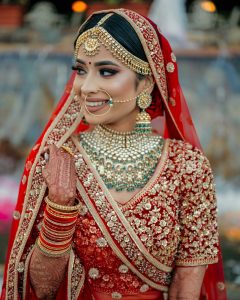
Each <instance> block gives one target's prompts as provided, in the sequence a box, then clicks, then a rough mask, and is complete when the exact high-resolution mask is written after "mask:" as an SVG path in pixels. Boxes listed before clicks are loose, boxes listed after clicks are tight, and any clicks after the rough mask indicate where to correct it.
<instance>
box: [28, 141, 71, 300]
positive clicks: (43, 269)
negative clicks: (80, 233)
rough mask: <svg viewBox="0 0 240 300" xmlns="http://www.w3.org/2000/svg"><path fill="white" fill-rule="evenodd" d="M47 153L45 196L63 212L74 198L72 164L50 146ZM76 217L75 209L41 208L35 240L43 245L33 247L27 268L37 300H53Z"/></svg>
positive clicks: (67, 155)
mask: <svg viewBox="0 0 240 300" xmlns="http://www.w3.org/2000/svg"><path fill="white" fill-rule="evenodd" d="M48 151H49V155H50V157H49V162H47V165H46V166H45V168H44V169H43V177H44V179H45V181H46V183H47V186H48V195H49V198H50V199H51V201H52V203H55V204H57V205H61V206H62V207H63V208H64V209H65V208H67V206H72V205H73V203H74V200H75V195H76V173H75V166H74V161H73V159H72V157H71V156H70V155H69V154H68V153H66V152H64V151H63V150H62V149H57V147H56V146H55V145H51V146H50V147H49V149H48ZM73 215H74V218H73ZM61 218H63V219H61ZM76 218H77V210H76V213H75V212H70V213H68V212H64V211H63V212H61V211H58V210H55V209H54V208H51V209H50V210H49V208H48V205H47V206H46V208H45V213H44V218H43V223H42V227H41V230H40V234H39V239H40V241H43V244H42V242H40V245H39V244H38V242H39V241H38V242H37V244H38V247H35V249H34V251H33V254H32V257H31V261H30V268H29V270H30V274H29V275H30V281H31V285H32V287H33V289H34V292H35V294H36V296H37V298H38V299H47V300H50V299H55V296H56V294H57V292H58V289H59V287H60V285H61V283H62V281H63V279H64V277H65V274H66V271H67V264H68V260H69V251H65V245H67V246H66V247H67V248H69V246H70V247H71V239H72V236H73V232H74V227H75V223H73V219H74V220H75V221H76ZM67 220H70V221H67ZM61 221H63V223H61ZM75 221H74V222H75ZM66 222H69V223H66ZM66 224H68V225H66ZM45 241H47V243H48V247H51V248H52V247H53V250H50V252H49V250H48V249H47V248H45V246H44V245H45ZM49 242H50V244H49ZM49 245H50V246H49ZM39 246H40V248H39ZM55 248H56V249H55ZM59 248H62V249H64V250H63V251H62V252H61V254H60V255H59V254H58V253H60V252H57V251H58V249H59ZM67 248H66V249H67ZM55 251H56V252H55ZM60 251H61V249H60ZM51 252H53V253H51ZM50 253H51V255H50ZM56 253H57V254H56Z"/></svg>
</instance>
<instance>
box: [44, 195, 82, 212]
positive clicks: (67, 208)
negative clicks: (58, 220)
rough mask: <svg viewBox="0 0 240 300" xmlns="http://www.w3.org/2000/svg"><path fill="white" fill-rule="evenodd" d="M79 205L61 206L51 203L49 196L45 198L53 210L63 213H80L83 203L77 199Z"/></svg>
mask: <svg viewBox="0 0 240 300" xmlns="http://www.w3.org/2000/svg"><path fill="white" fill-rule="evenodd" d="M77 201H78V204H76V205H72V206H67V205H61V204H57V203H55V202H53V201H51V200H50V199H49V198H48V196H46V197H45V202H46V203H47V204H48V205H49V206H50V207H52V208H54V209H57V210H59V211H63V212H65V211H66V212H69V211H71V212H72V211H78V210H79V209H80V207H81V203H80V201H79V200H78V199H77Z"/></svg>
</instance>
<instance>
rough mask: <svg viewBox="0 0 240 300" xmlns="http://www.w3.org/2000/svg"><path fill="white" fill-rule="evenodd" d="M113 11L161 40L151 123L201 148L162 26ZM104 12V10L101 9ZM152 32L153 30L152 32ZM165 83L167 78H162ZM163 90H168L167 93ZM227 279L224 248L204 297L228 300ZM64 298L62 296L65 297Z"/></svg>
mask: <svg viewBox="0 0 240 300" xmlns="http://www.w3.org/2000/svg"><path fill="white" fill-rule="evenodd" d="M110 11H113V12H116V13H118V14H120V15H122V16H123V17H124V18H126V19H127V20H128V21H129V22H130V23H131V24H133V25H134V26H135V27H138V29H141V26H142V25H141V24H143V23H139V22H137V21H139V20H141V22H146V24H147V25H148V27H149V28H150V29H148V30H149V32H150V33H152V34H153V35H154V36H156V37H157V39H158V44H157V45H156V47H155V49H157V51H159V53H160V54H161V55H162V58H163V63H164V66H163V69H164V71H163V73H165V74H162V75H163V77H164V76H165V86H164V87H163V89H162V88H161V87H160V86H159V81H158V78H157V77H156V76H155V74H156V71H158V66H157V65H155V61H156V59H155V57H154V54H151V51H150V50H149V51H148V49H147V47H148V44H147V43H146V44H144V45H143V46H144V49H145V52H146V56H147V57H148V58H149V62H150V65H151V67H152V70H153V74H154V77H155V81H156V84H155V87H154V90H153V93H152V95H153V102H152V105H151V106H150V108H149V109H148V112H149V113H150V115H151V117H152V123H153V128H154V130H156V131H157V132H159V133H161V134H162V135H163V136H164V137H165V138H176V139H182V140H185V141H187V142H189V143H190V144H192V145H193V146H196V147H198V148H201V145H200V142H199V139H198V136H197V133H196V130H195V127H194V124H193V121H192V118H191V115H190V112H189V109H188V106H187V103H186V100H185V97H184V95H183V92H182V89H181V86H180V83H179V79H178V70H177V63H176V62H175V60H174V59H173V56H172V49H171V47H170V45H169V43H168V41H167V40H166V38H165V37H164V36H163V35H162V34H161V32H160V31H159V29H158V28H157V25H156V24H154V23H153V22H152V21H151V20H149V19H147V18H145V17H143V16H140V15H138V14H137V13H135V12H132V11H128V10H125V9H123V10H110ZM100 13H102V12H100ZM139 24H140V25H139ZM151 31H152V32H151ZM137 33H138V35H139V37H140V39H141V41H143V43H144V40H146V37H145V36H144V31H141V30H139V31H137ZM146 42H147V41H146ZM169 62H171V63H173V65H174V67H175V70H174V72H167V71H166V69H167V64H168V63H169ZM75 75H76V74H75V72H73V73H72V75H71V77H70V79H69V81H68V83H67V85H66V88H65V91H64V93H63V96H62V97H61V99H60V101H59V103H58V105H57V107H56V109H55V111H54V112H53V114H52V116H51V118H50V120H49V122H48V123H47V125H46V127H45V129H44V130H43V133H42V134H41V136H40V137H39V138H38V140H37V142H36V144H35V146H34V147H33V149H32V151H31V152H30V154H29V156H28V158H27V162H28V163H29V162H31V163H33V162H34V160H35V158H36V155H37V153H38V149H39V146H40V144H41V143H42V140H43V137H44V136H45V134H46V131H47V129H48V128H49V126H50V125H51V124H52V122H53V120H54V119H55V117H56V116H57V115H58V114H59V113H60V112H61V110H62V108H63V106H64V105H65V103H66V101H67V99H68V97H69V95H70V92H71V91H72V86H73V81H74V78H75ZM163 82H164V80H163ZM164 89H165V91H166V92H167V94H166V93H164ZM86 128H87V126H86V125H85V124H83V123H82V122H81V123H80V124H79V126H78V127H77V129H76V130H77V131H78V132H80V131H83V130H85V129H86ZM29 172H30V170H29V168H28V167H27V165H26V167H25V169H24V172H23V177H22V179H24V178H25V177H26V178H28V175H29ZM26 186H27V183H24V184H22V183H21V184H20V189H19V195H18V201H17V205H16V210H17V211H19V212H20V213H21V212H22V209H23V202H24V197H25V193H26ZM18 224H19V220H13V224H12V229H11V234H10V240H9V247H8V254H7V259H6V267H5V273H4V280H3V289H2V295H1V300H4V299H7V298H5V297H6V295H5V289H6V282H7V274H8V264H9V256H10V253H11V249H12V245H13V242H14V240H15V237H16V232H17V228H18ZM223 282H224V277H223V267H222V257H221V251H219V262H218V264H214V265H210V266H209V267H208V270H207V272H206V276H205V279H204V284H203V288H202V293H201V299H210V300H225V299H226V290H225V289H224V288H222V287H223V285H222V283H223ZM62 299H63V298H62Z"/></svg>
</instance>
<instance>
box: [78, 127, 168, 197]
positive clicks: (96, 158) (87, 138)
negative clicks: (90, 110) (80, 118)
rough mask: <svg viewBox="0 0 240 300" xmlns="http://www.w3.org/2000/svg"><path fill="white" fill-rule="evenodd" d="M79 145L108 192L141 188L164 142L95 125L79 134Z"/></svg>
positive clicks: (160, 138)
mask: <svg viewBox="0 0 240 300" xmlns="http://www.w3.org/2000/svg"><path fill="white" fill-rule="evenodd" d="M80 143H81V145H82V147H83V148H84V149H85V151H86V153H87V154H88V156H89V157H90V160H91V162H92V163H93V165H94V167H95V168H96V170H97V171H98V173H99V174H100V176H101V178H102V179H103V181H104V183H105V185H106V186H107V188H108V189H115V190H116V191H124V190H126V191H134V190H135V189H138V188H143V187H144V186H145V185H146V183H147V182H148V181H149V179H150V177H151V176H152V175H153V173H154V171H155V169H156V166H157V163H158V161H159V158H160V156H161V152H162V147H163V143H164V140H163V138H162V137H160V136H157V135H155V136H153V135H149V134H139V133H137V132H136V131H131V132H124V133H122V132H118V131H115V130H112V129H109V128H107V127H105V126H103V125H98V126H96V127H95V128H94V130H93V131H91V132H83V133H81V135H80Z"/></svg>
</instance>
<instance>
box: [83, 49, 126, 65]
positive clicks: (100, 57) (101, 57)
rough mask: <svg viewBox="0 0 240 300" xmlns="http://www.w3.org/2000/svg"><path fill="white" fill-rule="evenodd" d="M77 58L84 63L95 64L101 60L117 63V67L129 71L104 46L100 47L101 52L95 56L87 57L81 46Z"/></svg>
mask: <svg viewBox="0 0 240 300" xmlns="http://www.w3.org/2000/svg"><path fill="white" fill-rule="evenodd" d="M77 58H78V59H81V60H83V61H84V62H88V63H89V62H91V63H95V62H98V61H100V60H102V61H103V60H104V61H111V62H113V63H116V64H117V65H119V66H121V67H122V68H126V69H128V68H127V67H126V66H125V65H124V64H123V63H122V62H121V61H120V60H118V59H117V58H115V57H114V56H113V55H112V53H111V52H110V51H109V50H108V49H106V48H105V47H104V45H100V47H99V52H98V53H96V54H95V55H87V54H86V53H85V51H84V46H83V45H81V46H80V47H79V50H78V54H77Z"/></svg>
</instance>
